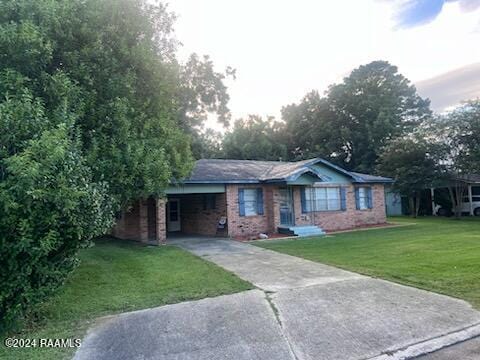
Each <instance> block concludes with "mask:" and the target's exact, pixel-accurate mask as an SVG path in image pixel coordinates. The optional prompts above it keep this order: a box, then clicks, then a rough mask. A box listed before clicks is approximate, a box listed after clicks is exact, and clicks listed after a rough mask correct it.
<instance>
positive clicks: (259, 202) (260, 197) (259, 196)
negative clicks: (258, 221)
mask: <svg viewBox="0 0 480 360" xmlns="http://www.w3.org/2000/svg"><path fill="white" fill-rule="evenodd" d="M257 215H263V189H262V188H258V189H257Z"/></svg>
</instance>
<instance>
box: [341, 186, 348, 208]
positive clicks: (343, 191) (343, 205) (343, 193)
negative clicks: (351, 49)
mask: <svg viewBox="0 0 480 360" xmlns="http://www.w3.org/2000/svg"><path fill="white" fill-rule="evenodd" d="M340 209H341V210H343V211H345V210H347V194H346V189H345V188H344V187H341V188H340Z"/></svg>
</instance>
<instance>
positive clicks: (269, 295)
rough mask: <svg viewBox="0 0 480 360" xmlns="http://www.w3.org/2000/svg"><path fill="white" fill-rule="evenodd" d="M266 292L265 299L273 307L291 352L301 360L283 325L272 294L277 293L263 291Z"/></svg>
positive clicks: (296, 359) (296, 358) (297, 359)
mask: <svg viewBox="0 0 480 360" xmlns="http://www.w3.org/2000/svg"><path fill="white" fill-rule="evenodd" d="M263 293H264V294H265V300H266V301H267V304H268V305H269V306H270V309H272V312H273V315H274V316H275V320H276V321H277V323H278V325H279V326H280V330H281V331H282V335H283V338H284V339H285V342H286V343H287V345H288V348H289V349H290V352H291V353H292V356H293V358H294V359H295V360H300V358H299V356H298V355H297V353H296V352H295V349H294V346H293V344H292V343H291V342H290V339H289V338H288V335H287V333H286V331H285V328H284V326H283V323H282V320H281V319H280V312H279V311H278V308H277V306H276V305H275V303H274V302H273V299H272V294H275V292H274V291H263Z"/></svg>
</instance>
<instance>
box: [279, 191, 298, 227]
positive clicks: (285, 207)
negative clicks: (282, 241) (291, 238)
mask: <svg viewBox="0 0 480 360" xmlns="http://www.w3.org/2000/svg"><path fill="white" fill-rule="evenodd" d="M280 225H284V226H293V225H295V217H294V213H293V192H292V188H291V187H286V188H283V189H280Z"/></svg>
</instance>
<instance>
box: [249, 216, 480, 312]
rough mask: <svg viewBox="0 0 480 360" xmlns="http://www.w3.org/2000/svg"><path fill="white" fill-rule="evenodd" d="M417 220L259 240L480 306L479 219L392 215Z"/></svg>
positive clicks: (268, 245) (270, 246)
mask: <svg viewBox="0 0 480 360" xmlns="http://www.w3.org/2000/svg"><path fill="white" fill-rule="evenodd" d="M389 221H390V222H396V223H401V224H408V223H415V224H414V225H410V226H402V227H396V228H384V229H372V230H366V231H355V232H348V233H339V234H335V235H331V236H327V237H323V238H311V239H305V240H300V239H294V240H280V241H275V240H272V241H263V242H257V243H255V245H257V246H260V247H263V248H267V249H271V250H275V251H279V252H282V253H286V254H290V255H294V256H299V257H302V258H305V259H309V260H313V261H317V262H321V263H324V264H329V265H333V266H337V267H340V268H343V269H347V270H351V271H355V272H358V273H362V274H366V275H370V276H374V277H379V278H383V279H386V280H391V281H395V282H398V283H402V284H406V285H411V286H415V287H418V288H423V289H427V290H431V291H435V292H438V293H442V294H446V295H450V296H454V297H457V298H461V299H464V300H467V301H468V302H470V303H471V304H472V305H473V306H474V307H476V308H477V309H480V220H479V219H478V218H476V219H475V218H465V219H462V220H456V219H449V218H432V217H430V218H418V219H412V218H400V217H399V218H390V219H389Z"/></svg>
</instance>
